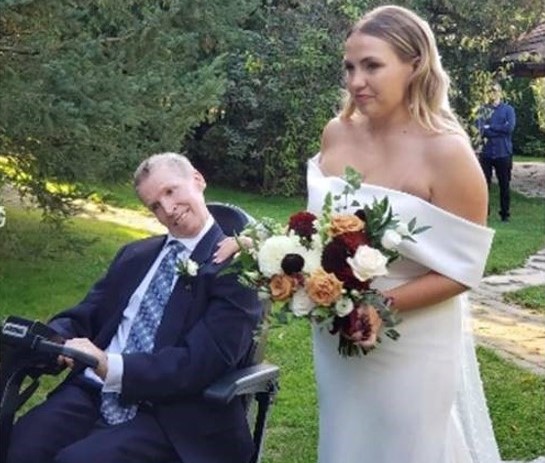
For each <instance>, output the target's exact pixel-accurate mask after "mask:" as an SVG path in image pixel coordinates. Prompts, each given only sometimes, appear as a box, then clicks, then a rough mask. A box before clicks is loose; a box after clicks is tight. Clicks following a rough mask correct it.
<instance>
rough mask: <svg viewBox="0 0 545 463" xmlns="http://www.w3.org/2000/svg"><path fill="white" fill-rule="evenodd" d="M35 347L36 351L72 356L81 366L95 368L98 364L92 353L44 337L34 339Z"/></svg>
mask: <svg viewBox="0 0 545 463" xmlns="http://www.w3.org/2000/svg"><path fill="white" fill-rule="evenodd" d="M35 349H36V351H37V352H43V353H46V354H54V355H64V356H65V357H70V358H73V359H74V360H76V361H78V362H79V363H81V364H82V365H83V366H86V367H90V368H93V369H94V368H96V367H97V366H98V360H97V359H96V358H95V357H93V356H92V355H89V354H86V353H85V352H81V351H80V350H77V349H72V348H71V347H66V346H64V345H63V344H58V343H56V342H51V341H47V340H46V339H43V338H41V339H38V340H37V341H36V345H35Z"/></svg>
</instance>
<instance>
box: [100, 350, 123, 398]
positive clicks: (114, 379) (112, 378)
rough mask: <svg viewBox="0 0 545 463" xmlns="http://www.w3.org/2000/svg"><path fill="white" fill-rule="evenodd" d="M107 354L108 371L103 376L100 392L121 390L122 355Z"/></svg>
mask: <svg viewBox="0 0 545 463" xmlns="http://www.w3.org/2000/svg"><path fill="white" fill-rule="evenodd" d="M107 355H108V372H107V373H106V378H104V386H102V392H121V379H122V378H123V357H122V355H121V354H107Z"/></svg>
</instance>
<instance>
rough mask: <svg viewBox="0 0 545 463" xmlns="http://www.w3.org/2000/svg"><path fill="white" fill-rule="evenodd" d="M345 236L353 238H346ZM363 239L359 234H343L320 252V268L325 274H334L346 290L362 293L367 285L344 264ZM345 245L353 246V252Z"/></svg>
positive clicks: (346, 263)
mask: <svg viewBox="0 0 545 463" xmlns="http://www.w3.org/2000/svg"><path fill="white" fill-rule="evenodd" d="M345 235H354V236H350V237H348V238H347V237H346V236H345ZM356 235H359V238H357V237H356ZM363 239H364V238H363V235H362V234H361V233H359V232H349V233H343V234H342V235H338V236H336V237H335V238H333V239H332V240H331V241H330V242H329V243H328V244H326V246H325V247H324V250H323V252H322V267H323V268H324V270H325V271H326V272H328V273H334V274H335V276H336V277H337V278H338V279H339V280H340V281H342V282H343V285H344V287H345V288H346V289H356V290H358V291H363V290H365V289H368V288H369V284H368V283H366V282H363V281H360V280H358V279H357V278H356V277H355V276H354V273H353V272H352V268H350V265H348V262H346V259H347V258H348V257H352V256H353V255H354V252H356V249H357V246H358V245H355V244H356V243H358V242H360V241H362V242H363ZM347 243H349V244H350V245H351V246H355V249H354V251H352V250H351V249H350V247H349V246H348V245H347Z"/></svg>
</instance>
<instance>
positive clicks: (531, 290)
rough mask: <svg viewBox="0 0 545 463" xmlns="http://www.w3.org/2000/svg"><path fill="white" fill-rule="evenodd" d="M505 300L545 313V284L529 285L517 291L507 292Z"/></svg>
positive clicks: (504, 296)
mask: <svg viewBox="0 0 545 463" xmlns="http://www.w3.org/2000/svg"><path fill="white" fill-rule="evenodd" d="M503 299H504V301H505V302H512V303H514V304H517V305H519V306H521V307H525V308H527V309H531V310H533V311H536V312H540V313H542V314H545V286H544V285H540V286H529V287H528V288H522V289H519V290H517V291H512V292H510V293H505V294H504V295H503Z"/></svg>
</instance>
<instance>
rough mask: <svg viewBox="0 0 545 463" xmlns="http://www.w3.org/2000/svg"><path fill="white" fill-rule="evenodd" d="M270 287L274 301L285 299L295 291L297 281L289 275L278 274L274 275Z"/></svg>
mask: <svg viewBox="0 0 545 463" xmlns="http://www.w3.org/2000/svg"><path fill="white" fill-rule="evenodd" d="M269 288H270V290H271V299H272V300H273V301H284V300H286V299H287V298H288V297H290V296H291V295H292V294H293V293H294V292H295V289H296V281H295V279H294V278H293V277H290V276H288V275H284V274H276V275H273V276H272V278H271V281H270V282H269Z"/></svg>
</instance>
